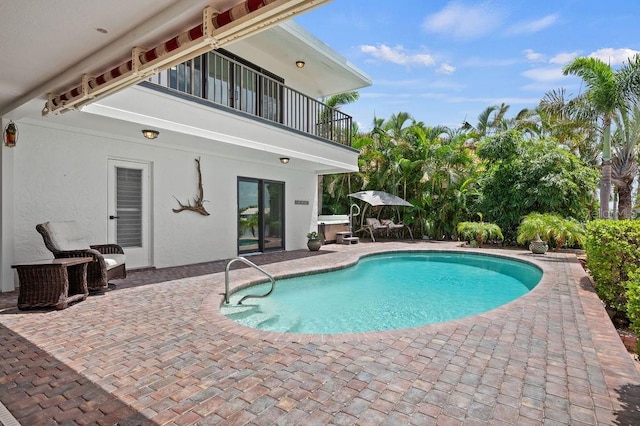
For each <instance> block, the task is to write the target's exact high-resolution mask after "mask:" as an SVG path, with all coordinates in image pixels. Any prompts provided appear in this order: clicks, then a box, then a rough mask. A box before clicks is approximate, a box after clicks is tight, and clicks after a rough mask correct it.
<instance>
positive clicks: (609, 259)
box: [585, 220, 640, 331]
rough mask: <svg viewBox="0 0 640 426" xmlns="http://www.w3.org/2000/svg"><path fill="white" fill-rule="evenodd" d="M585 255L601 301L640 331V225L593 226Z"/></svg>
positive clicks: (611, 222)
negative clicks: (621, 314)
mask: <svg viewBox="0 0 640 426" xmlns="http://www.w3.org/2000/svg"><path fill="white" fill-rule="evenodd" d="M585 251H586V254H587V267H588V268H589V271H590V272H591V276H592V277H593V280H594V281H595V287H596V293H597V294H598V296H599V297H600V299H602V301H603V302H604V303H605V304H606V305H607V306H608V307H611V308H614V309H616V310H617V311H619V312H620V313H623V314H624V315H625V316H626V317H627V318H628V319H629V320H630V321H631V323H632V324H631V326H632V328H633V329H634V330H635V331H640V221H634V220H594V221H591V222H589V223H588V224H587V240H586V244H585Z"/></svg>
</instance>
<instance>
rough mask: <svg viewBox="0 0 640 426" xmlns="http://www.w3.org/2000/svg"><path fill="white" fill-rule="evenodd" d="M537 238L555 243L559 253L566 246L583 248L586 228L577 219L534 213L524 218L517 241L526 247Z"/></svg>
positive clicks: (519, 227)
mask: <svg viewBox="0 0 640 426" xmlns="http://www.w3.org/2000/svg"><path fill="white" fill-rule="evenodd" d="M536 238H540V239H541V240H543V241H546V242H548V243H549V242H553V243H554V244H555V250H556V251H558V250H560V249H561V248H562V247H565V246H574V245H577V246H583V245H584V243H585V239H586V235H585V228H584V226H583V225H582V224H581V223H579V222H578V221H576V220H575V219H572V218H563V217H561V216H560V215H557V214H550V213H545V214H541V213H538V212H534V213H529V214H528V215H526V216H525V217H524V218H522V221H521V222H520V226H518V237H517V241H518V243H519V244H523V245H525V244H526V243H528V242H530V241H532V240H535V239H536Z"/></svg>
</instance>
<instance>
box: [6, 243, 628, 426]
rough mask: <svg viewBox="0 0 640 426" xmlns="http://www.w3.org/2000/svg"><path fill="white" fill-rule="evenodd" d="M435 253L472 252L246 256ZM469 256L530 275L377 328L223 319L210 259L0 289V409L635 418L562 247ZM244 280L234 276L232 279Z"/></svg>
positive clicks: (310, 419)
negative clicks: (109, 278)
mask: <svg viewBox="0 0 640 426" xmlns="http://www.w3.org/2000/svg"><path fill="white" fill-rule="evenodd" d="M434 249H435V250H443V249H451V250H465V251H469V250H470V249H462V248H459V247H457V245H456V244H454V243H430V242H417V243H403V242H384V243H361V244H357V245H352V246H336V245H329V246H324V247H323V248H322V250H321V252H319V253H316V254H310V253H307V252H304V253H303V252H292V253H282V254H275V255H265V256H258V257H254V258H252V260H255V261H256V262H260V261H261V259H262V262H267V261H271V262H273V261H276V262H274V263H269V264H267V265H266V266H264V267H265V269H266V270H267V271H269V272H270V273H273V274H275V275H277V276H282V275H290V274H296V273H301V272H303V271H308V270H313V269H322V268H327V267H331V268H334V267H338V266H341V265H346V264H349V263H353V262H355V261H356V260H357V258H358V257H359V256H360V255H362V254H366V253H373V252H376V251H380V250H434ZM477 251H481V252H483V253H491V254H499V255H504V256H511V257H515V258H518V259H525V260H530V261H532V262H534V263H535V264H537V265H538V266H540V267H541V268H543V270H544V277H543V280H542V282H541V283H540V284H539V285H538V286H537V287H536V288H535V289H534V290H533V291H532V292H530V293H529V294H527V295H526V296H524V297H522V298H520V299H518V300H517V301H514V302H512V303H510V304H508V305H505V306H503V307H501V308H498V309H495V310H493V311H490V312H488V313H485V314H482V315H477V316H474V317H470V318H465V319H461V320H457V321H451V322H447V323H442V324H435V325H429V326H423V327H418V328H413V329H406V330H396V331H386V332H377V333H364V334H347V335H344V334H343V335H319V336H317V335H300V334H282V333H269V332H262V331H258V330H254V329H250V328H247V327H244V326H241V325H239V324H236V323H234V322H232V321H230V320H228V319H226V318H225V317H224V316H222V315H221V314H220V313H219V309H218V307H219V305H220V303H221V300H222V297H221V295H220V293H222V292H223V289H224V273H220V272H215V273H214V271H216V270H220V269H219V267H220V265H222V263H211V264H205V265H195V266H193V268H191V270H192V271H191V272H190V268H173V269H170V270H165V271H163V270H158V271H147V272H132V273H131V274H130V277H129V278H127V280H124V281H120V282H118V281H115V283H116V284H117V286H116V289H114V290H111V291H107V292H105V293H104V294H99V295H92V296H90V297H89V298H88V299H87V300H86V301H83V302H80V303H78V304H75V305H72V306H70V307H69V308H67V309H65V310H63V311H55V310H34V311H18V310H17V309H16V308H15V299H16V298H17V296H16V295H15V294H3V295H0V342H1V348H2V349H1V352H0V402H2V404H4V406H6V408H7V409H8V410H9V412H10V413H11V414H12V415H13V416H14V417H15V418H16V419H17V420H18V421H19V422H20V423H21V424H23V425H38V424H68V425H73V424H120V425H138V424H174V425H188V424H201V425H206V424H224V425H242V424H251V425H267V424H282V425H302V424H305V425H306V424H308V425H314V424H318V425H320V424H322V425H324V424H336V425H348V424H362V425H369V424H371V425H373V424H387V425H404V424H415V425H429V424H442V425H456V424H465V425H475V424H492V425H513V424H517V425H529V424H531V425H538V424H549V425H554V424H571V425H581V424H584V425H594V424H611V425H632V424H636V425H637V424H640V412H639V406H640V375H639V374H638V372H637V370H636V368H635V365H634V362H633V360H632V359H631V357H630V356H629V354H628V353H627V352H626V350H625V348H624V346H623V345H622V343H621V342H620V339H619V338H618V336H617V333H616V331H615V329H614V328H613V326H612V325H611V322H610V321H609V319H608V317H607V315H606V312H605V311H604V309H603V307H602V304H601V303H600V301H599V300H598V298H597V297H596V295H595V294H594V292H593V289H592V287H591V284H590V282H589V279H588V277H587V275H586V274H585V272H584V271H583V269H582V268H581V266H580V264H579V263H578V261H577V259H576V258H575V256H574V255H572V254H564V253H559V254H558V253H549V254H547V255H544V256H540V255H532V254H530V253H528V252H525V251H510V250H498V249H490V250H488V249H483V250H477ZM291 258H295V259H293V260H288V259H291ZM193 270H196V271H195V272H193ZM197 273H205V274H207V275H200V276H190V275H196V274H197ZM258 277H259V274H257V273H256V271H254V270H250V269H237V270H234V271H233V272H232V284H233V286H234V287H236V286H239V285H242V284H246V283H248V282H253V281H255V280H257V279H258ZM165 278H169V279H172V280H171V281H163V280H164V279H165ZM153 281H162V282H156V283H153V284H151V282H153ZM276 291H277V290H276Z"/></svg>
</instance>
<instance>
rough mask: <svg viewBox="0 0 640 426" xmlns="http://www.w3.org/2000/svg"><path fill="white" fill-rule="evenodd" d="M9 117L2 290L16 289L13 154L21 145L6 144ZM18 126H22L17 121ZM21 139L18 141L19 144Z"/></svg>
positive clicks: (1, 182) (1, 179)
mask: <svg viewBox="0 0 640 426" xmlns="http://www.w3.org/2000/svg"><path fill="white" fill-rule="evenodd" d="M7 124H9V120H8V119H4V118H3V119H2V138H0V139H1V143H2V145H1V146H0V189H2V192H1V193H0V291H2V292H6V291H13V290H15V281H16V279H15V273H14V271H13V269H11V265H12V264H13V263H15V262H14V242H13V180H14V177H13V155H14V150H16V149H18V146H19V145H16V146H15V147H13V148H9V147H7V146H5V145H4V129H5V127H6V126H7ZM16 125H17V126H18V128H19V127H20V126H19V125H18V124H17V123H16ZM19 143H20V141H18V144H19Z"/></svg>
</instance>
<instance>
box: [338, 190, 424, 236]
mask: <svg viewBox="0 0 640 426" xmlns="http://www.w3.org/2000/svg"><path fill="white" fill-rule="evenodd" d="M349 197H352V198H357V199H358V200H362V201H364V202H365V203H367V204H369V205H370V206H371V207H377V206H405V207H413V204H411V203H410V202H408V201H407V200H405V199H402V198H400V197H398V196H395V195H393V194H389V193H388V192H384V191H360V192H354V193H353V194H349ZM366 210H367V206H365V208H364V209H363V211H362V217H361V219H360V227H362V226H363V224H364V217H365V212H366Z"/></svg>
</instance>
